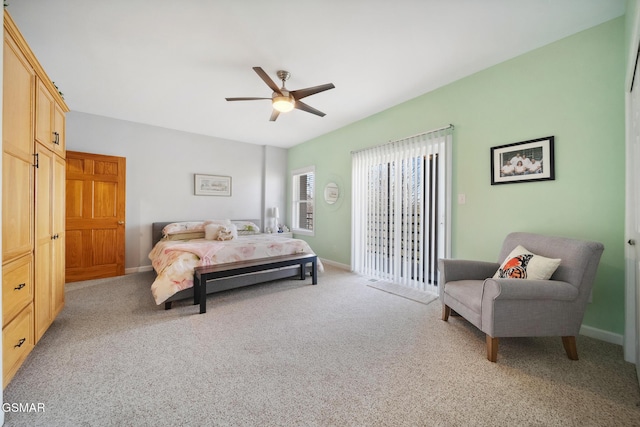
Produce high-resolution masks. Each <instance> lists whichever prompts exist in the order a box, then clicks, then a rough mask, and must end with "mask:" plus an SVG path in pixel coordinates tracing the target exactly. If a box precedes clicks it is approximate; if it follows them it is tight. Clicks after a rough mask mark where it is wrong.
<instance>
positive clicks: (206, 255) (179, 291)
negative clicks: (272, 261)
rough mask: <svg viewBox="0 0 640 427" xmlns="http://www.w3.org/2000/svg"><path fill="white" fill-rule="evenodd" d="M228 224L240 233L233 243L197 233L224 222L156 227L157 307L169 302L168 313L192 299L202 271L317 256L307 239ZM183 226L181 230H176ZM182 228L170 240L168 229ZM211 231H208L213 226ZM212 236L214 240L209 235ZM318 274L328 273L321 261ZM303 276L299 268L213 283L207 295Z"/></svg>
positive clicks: (253, 223) (247, 223) (253, 224)
mask: <svg viewBox="0 0 640 427" xmlns="http://www.w3.org/2000/svg"><path fill="white" fill-rule="evenodd" d="M223 221H230V222H231V223H232V224H233V225H234V230H235V229H237V230H239V231H238V232H237V235H234V236H233V238H232V239H231V240H224V241H222V240H218V239H209V240H208V239H205V238H203V233H201V232H200V229H199V228H198V227H200V225H199V224H200V223H211V222H222V221H221V220H212V221H165V222H154V223H153V224H152V226H151V227H152V246H153V249H152V250H151V253H150V254H149V258H150V259H151V262H152V265H153V268H154V271H155V272H156V278H155V280H154V282H153V283H152V285H151V293H152V295H153V298H154V300H155V302H156V304H157V305H160V304H163V303H164V307H165V309H167V310H168V309H170V308H171V306H172V302H173V301H179V300H183V299H191V300H193V270H194V268H195V267H197V266H202V265H215V264H220V263H228V262H236V261H243V260H249V259H258V258H265V257H270V256H278V255H286V254H295V253H314V252H313V250H312V249H311V248H310V247H309V245H308V243H307V242H305V241H304V240H300V239H293V238H286V237H281V236H279V235H278V234H277V233H274V234H265V233H260V232H259V231H260V221H259V220H255V219H249V220H223ZM178 224H179V225H180V226H179V227H177V225H178ZM184 224H187V225H184ZM225 224H226V222H225ZM189 227H192V228H189ZM210 227H211V226H210ZM177 228H180V230H179V231H176V232H175V233H174V234H170V235H168V236H166V235H165V234H166V232H167V231H168V230H172V229H173V230H176V229H177ZM207 230H208V231H209V228H208V227H207ZM223 230H224V228H223ZM207 237H210V236H208V235H207ZM318 271H323V267H322V264H321V262H320V260H318ZM300 274H301V272H300V267H285V268H279V269H273V270H267V271H262V272H256V273H250V274H242V275H238V276H234V277H230V278H225V279H219V280H216V281H215V286H213V285H212V283H211V282H209V284H208V285H207V294H210V293H214V292H220V291H224V290H229V289H234V288H239V287H243V286H249V285H254V284H257V283H264V282H268V281H272V280H277V279H283V278H288V277H294V276H300Z"/></svg>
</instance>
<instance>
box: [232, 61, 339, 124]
mask: <svg viewBox="0 0 640 427" xmlns="http://www.w3.org/2000/svg"><path fill="white" fill-rule="evenodd" d="M253 71H255V72H256V73H257V74H258V76H260V78H261V79H262V80H263V81H264V82H265V83H266V84H267V86H269V88H270V89H271V90H272V91H273V95H271V98H256V97H245V98H225V99H226V100H227V101H253V100H256V99H270V100H271V104H272V106H273V112H272V113H271V118H270V119H269V120H270V121H272V122H274V121H276V119H277V118H278V116H279V115H280V113H286V112H288V111H291V110H293V109H294V108H297V109H298V110H302V111H306V112H307V113H311V114H315V115H316V116H320V117H324V116H325V113H323V112H322V111H320V110H316V109H315V108H313V107H310V106H309V105H307V104H305V103H304V102H302V101H300V100H301V99H302V98H306V97H307V96H310V95H314V94H316V93H319V92H324V91H325V90H329V89H333V88H335V86H334V85H333V83H327V84H324V85H320V86H313V87H308V88H305V89H298V90H291V91H290V90H288V89H287V88H286V87H284V82H285V81H287V80H288V79H289V77H291V73H290V72H288V71H284V70H278V72H277V75H278V78H279V79H280V80H282V87H281V88H278V85H276V84H275V83H274V81H273V80H271V78H270V77H269V76H268V75H267V73H265V71H264V70H263V69H262V68H260V67H253Z"/></svg>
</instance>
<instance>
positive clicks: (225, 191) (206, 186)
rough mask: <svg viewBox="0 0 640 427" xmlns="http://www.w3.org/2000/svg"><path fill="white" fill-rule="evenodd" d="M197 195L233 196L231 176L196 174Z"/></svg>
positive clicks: (195, 187) (195, 188)
mask: <svg viewBox="0 0 640 427" xmlns="http://www.w3.org/2000/svg"><path fill="white" fill-rule="evenodd" d="M194 177H195V181H194V191H195V194H196V196H231V177H230V176H220V175H202V174H195V175H194Z"/></svg>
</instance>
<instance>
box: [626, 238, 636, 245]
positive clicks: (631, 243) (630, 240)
mask: <svg viewBox="0 0 640 427" xmlns="http://www.w3.org/2000/svg"><path fill="white" fill-rule="evenodd" d="M627 243H628V244H630V245H631V246H634V245H635V244H636V241H635V240H633V239H629V240H628V241H627Z"/></svg>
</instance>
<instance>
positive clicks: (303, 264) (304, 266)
mask: <svg viewBox="0 0 640 427" xmlns="http://www.w3.org/2000/svg"><path fill="white" fill-rule="evenodd" d="M306 273H307V263H306V262H301V263H300V280H304V276H305V275H306Z"/></svg>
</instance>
